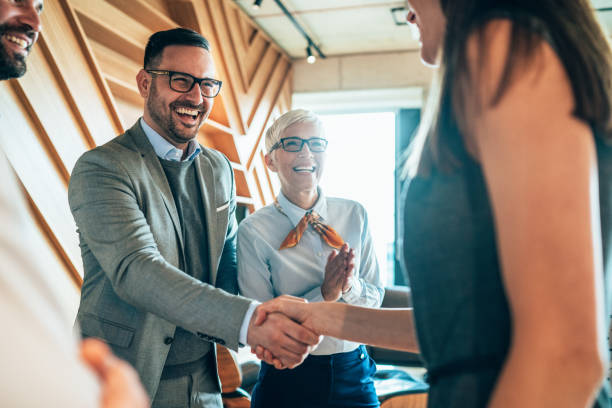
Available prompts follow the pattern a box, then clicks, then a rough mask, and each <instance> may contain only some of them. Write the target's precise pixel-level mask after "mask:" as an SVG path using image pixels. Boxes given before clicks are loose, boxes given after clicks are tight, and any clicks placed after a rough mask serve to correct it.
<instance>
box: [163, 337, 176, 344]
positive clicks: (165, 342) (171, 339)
mask: <svg viewBox="0 0 612 408" xmlns="http://www.w3.org/2000/svg"><path fill="white" fill-rule="evenodd" d="M173 341H174V339H173V338H172V337H166V338H165V339H164V344H172V342H173Z"/></svg>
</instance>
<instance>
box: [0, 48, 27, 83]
mask: <svg viewBox="0 0 612 408" xmlns="http://www.w3.org/2000/svg"><path fill="white" fill-rule="evenodd" d="M25 73H26V62H25V57H24V56H23V55H15V56H13V58H11V57H10V56H9V55H8V53H7V51H6V49H5V48H4V47H1V46H0V81H4V80H5V79H11V78H19V77H22V76H23V75H24V74H25Z"/></svg>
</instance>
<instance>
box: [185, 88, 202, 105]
mask: <svg viewBox="0 0 612 408" xmlns="http://www.w3.org/2000/svg"><path fill="white" fill-rule="evenodd" d="M185 95H186V98H187V100H188V101H189V102H191V103H193V104H194V105H200V104H202V102H204V96H202V88H201V87H200V84H198V83H195V84H193V87H192V88H191V91H189V92H187V93H186V94H185Z"/></svg>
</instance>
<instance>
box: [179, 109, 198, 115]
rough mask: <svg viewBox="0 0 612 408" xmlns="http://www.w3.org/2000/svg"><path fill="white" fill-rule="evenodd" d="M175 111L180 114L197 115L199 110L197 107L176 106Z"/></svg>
mask: <svg viewBox="0 0 612 408" xmlns="http://www.w3.org/2000/svg"><path fill="white" fill-rule="evenodd" d="M176 113H180V114H182V115H191V116H198V113H200V112H199V111H198V110H197V109H187V108H176Z"/></svg>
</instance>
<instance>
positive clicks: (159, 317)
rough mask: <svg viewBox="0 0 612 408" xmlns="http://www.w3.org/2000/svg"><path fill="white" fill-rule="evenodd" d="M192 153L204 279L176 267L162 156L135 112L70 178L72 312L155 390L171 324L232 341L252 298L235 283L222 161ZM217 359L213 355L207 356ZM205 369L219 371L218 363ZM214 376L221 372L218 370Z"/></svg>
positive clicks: (230, 203) (174, 225)
mask: <svg viewBox="0 0 612 408" xmlns="http://www.w3.org/2000/svg"><path fill="white" fill-rule="evenodd" d="M202 149H203V150H202V153H201V154H200V155H198V156H197V157H196V158H195V161H196V162H195V164H196V168H197V172H198V176H199V180H200V185H201V190H202V195H203V197H202V199H203V202H204V205H205V208H206V214H205V217H206V222H207V227H208V228H207V232H208V238H209V242H208V245H209V251H210V264H209V265H206V266H203V268H208V269H209V271H210V273H209V276H210V282H202V281H201V280H199V279H198V278H199V277H198V276H195V277H191V276H189V275H187V274H185V273H184V272H182V271H181V270H179V269H178V265H179V260H180V258H181V257H182V256H183V255H182V253H183V248H184V246H183V242H182V239H183V238H182V237H183V234H182V232H181V226H180V223H179V217H178V213H177V210H176V207H175V204H174V199H173V196H172V192H171V190H170V187H169V185H168V181H167V179H166V176H165V173H164V171H163V169H162V167H161V164H160V162H159V160H158V158H157V156H156V154H155V151H154V150H153V147H152V146H151V144H150V143H149V141H148V139H147V137H146V136H145V134H144V132H143V131H142V128H141V127H140V124H139V122H137V123H136V124H135V125H134V126H132V128H131V129H129V130H128V131H127V132H126V133H124V134H123V135H120V136H118V137H117V138H115V139H113V140H112V141H110V142H108V143H106V144H105V145H103V146H99V147H97V148H95V149H93V150H91V151H89V152H87V153H85V154H83V156H81V158H80V159H79V160H78V162H77V164H76V166H75V168H74V170H73V172H72V177H71V179H70V186H69V190H68V195H69V202H70V209H71V211H72V214H73V216H74V219H75V221H76V224H77V227H78V233H79V238H80V246H81V255H82V257H83V266H84V269H85V276H84V282H83V288H82V291H81V303H80V306H79V311H78V314H77V323H78V324H79V325H80V329H81V332H82V334H83V336H84V337H98V338H101V339H103V340H105V341H106V342H107V343H109V345H110V346H111V347H112V349H113V351H114V352H115V353H116V354H117V355H118V356H119V357H121V358H123V359H125V360H127V361H128V362H130V363H131V364H132V365H133V366H134V367H135V368H136V370H137V371H138V373H139V374H140V378H141V380H142V382H143V384H144V386H145V388H146V390H147V392H148V394H149V396H150V397H151V398H153V397H154V396H155V392H156V390H157V386H158V384H159V378H160V376H161V372H162V369H163V367H164V363H165V361H166V356H167V354H168V350H169V349H170V343H171V339H172V337H173V336H174V331H175V329H176V326H180V327H182V328H184V329H186V330H189V331H191V332H193V333H195V334H197V335H198V336H199V337H200V338H201V339H202V340H203V341H211V342H215V343H219V344H222V345H225V346H227V347H230V348H232V349H237V348H238V338H239V331H240V326H241V324H242V321H243V319H244V316H245V313H246V311H247V309H248V306H249V304H250V301H249V300H248V299H246V298H242V297H239V296H235V295H231V294H229V293H227V292H225V291H223V290H221V289H218V288H216V287H214V286H213V285H211V284H210V283H215V284H216V286H217V287H219V288H224V289H226V290H228V291H230V292H233V293H236V291H237V283H236V230H237V224H236V218H235V209H236V196H235V187H234V177H233V172H232V168H231V166H230V164H229V161H228V160H227V158H225V156H223V155H222V154H221V153H219V152H217V151H214V150H211V149H207V148H205V147H203V148H202ZM214 361H216V359H214ZM214 361H212V362H211V367H210V370H211V371H210V373H211V374H212V375H215V376H216V364H215V363H214ZM217 378H218V377H217Z"/></svg>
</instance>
